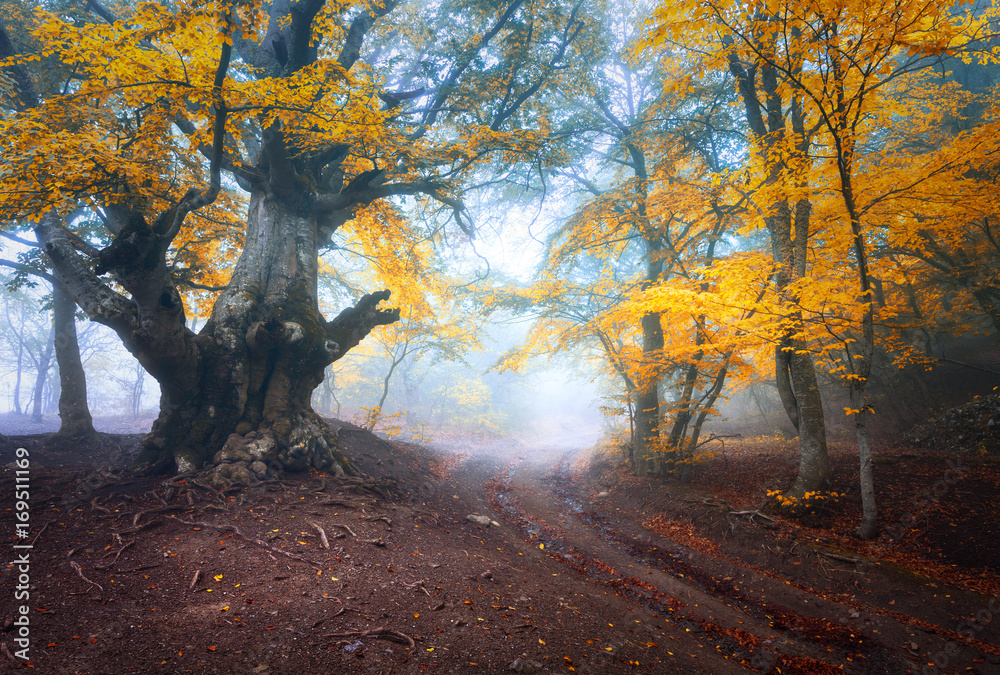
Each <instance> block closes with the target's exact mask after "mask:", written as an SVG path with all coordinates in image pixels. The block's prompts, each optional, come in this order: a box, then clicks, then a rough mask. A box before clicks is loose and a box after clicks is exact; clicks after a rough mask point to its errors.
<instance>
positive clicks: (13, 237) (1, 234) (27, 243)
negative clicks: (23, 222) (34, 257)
mask: <svg viewBox="0 0 1000 675" xmlns="http://www.w3.org/2000/svg"><path fill="white" fill-rule="evenodd" d="M0 237H3V238H4V239H9V240H11V241H14V242H17V243H18V244H23V245H24V246H30V247H31V248H37V247H38V242H37V241H30V240H28V239H22V238H21V237H19V236H17V235H16V234H11V233H10V232H4V231H3V230H0Z"/></svg>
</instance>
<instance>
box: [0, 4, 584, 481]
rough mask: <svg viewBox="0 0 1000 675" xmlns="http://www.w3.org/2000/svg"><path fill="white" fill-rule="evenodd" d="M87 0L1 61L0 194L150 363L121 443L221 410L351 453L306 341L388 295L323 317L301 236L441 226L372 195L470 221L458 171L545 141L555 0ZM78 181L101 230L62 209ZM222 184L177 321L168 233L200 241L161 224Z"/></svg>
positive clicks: (288, 449) (326, 344)
mask: <svg viewBox="0 0 1000 675" xmlns="http://www.w3.org/2000/svg"><path fill="white" fill-rule="evenodd" d="M88 6H89V7H90V8H91V10H92V11H93V14H94V15H96V16H97V17H100V19H101V20H100V21H98V20H97V19H96V18H94V19H93V20H92V21H80V20H79V19H78V20H76V21H74V22H70V21H67V20H65V18H64V17H60V16H57V15H43V14H40V15H39V16H38V24H37V27H36V30H35V32H34V34H35V36H36V37H37V38H38V39H39V40H40V41H41V43H42V44H43V45H44V48H43V51H42V53H41V54H31V53H28V54H26V55H25V56H23V57H22V58H21V59H20V60H17V59H15V60H12V61H8V62H7V66H8V68H7V72H8V74H9V75H10V80H11V81H12V82H13V84H14V88H15V89H16V93H17V95H18V97H19V98H18V104H17V108H19V110H18V111H17V113H16V114H13V115H11V116H9V117H8V118H7V119H5V120H3V121H2V126H3V129H2V130H0V135H3V136H4V137H5V150H4V153H5V156H4V159H3V171H2V174H0V180H2V181H3V186H4V189H3V195H4V196H3V198H2V202H0V208H2V210H3V212H4V215H5V216H6V217H8V218H11V219H14V218H20V219H32V220H34V223H35V224H34V231H35V234H36V236H37V237H38V240H39V242H40V243H41V245H42V246H43V248H44V250H45V252H46V253H47V255H48V256H49V258H50V259H51V262H52V266H53V270H54V274H55V275H56V277H57V278H58V279H59V280H60V281H61V283H62V284H64V285H65V287H66V288H67V289H68V290H69V292H70V293H71V294H72V296H73V297H74V298H75V300H76V302H77V303H78V304H79V305H80V307H81V308H83V310H84V311H85V312H87V314H88V315H90V317H91V318H92V319H93V320H95V321H99V322H101V323H103V324H105V325H107V326H109V327H110V328H112V329H113V330H114V331H115V332H116V333H117V334H118V335H119V336H120V338H121V339H122V341H123V342H124V344H125V346H126V347H127V348H128V349H129V350H130V351H131V352H132V353H133V354H134V355H135V356H136V357H137V358H138V359H139V361H140V363H141V364H142V365H143V367H144V368H145V369H146V370H147V371H148V372H149V373H150V374H152V375H153V376H154V377H155V378H156V379H157V381H158V382H159V384H160V387H161V390H162V398H161V409H160V415H159V418H158V419H157V421H156V422H155V424H154V426H153V429H152V431H151V433H150V434H148V435H147V436H146V437H145V439H144V445H145V452H144V454H143V456H142V458H141V460H140V461H141V463H143V464H144V465H146V466H147V467H149V468H150V469H155V470H167V469H170V468H174V467H176V469H177V470H178V471H182V472H184V471H190V470H193V469H195V468H198V467H200V466H202V465H203V464H204V463H205V462H206V461H210V460H212V458H213V457H214V456H215V455H216V453H217V452H218V451H220V449H222V448H223V447H224V446H225V445H226V444H227V440H229V439H230V438H231V434H238V435H239V438H236V439H235V441H240V443H235V445H241V446H242V447H241V448H240V452H244V453H249V454H250V455H251V456H253V457H256V458H259V459H262V460H263V461H264V462H265V463H267V464H268V465H270V466H271V467H272V468H277V469H286V470H302V469H305V468H308V467H314V468H316V469H321V470H327V471H332V472H339V471H341V470H344V471H348V472H349V471H351V470H352V467H351V464H350V461H349V460H348V458H346V457H344V456H343V455H342V454H341V453H340V451H339V450H338V448H337V444H336V438H335V436H334V435H333V434H332V433H330V431H329V430H328V429H327V427H326V426H325V425H324V424H323V423H322V421H321V420H320V419H319V418H318V416H317V415H316V414H315V413H314V412H313V411H312V408H311V407H310V397H311V394H312V391H313V390H314V389H315V388H316V387H317V385H318V384H319V383H320V382H321V381H322V379H323V373H324V369H325V368H326V366H327V365H329V364H330V363H331V362H333V361H335V360H336V359H339V358H341V357H342V356H343V355H344V354H345V353H346V352H347V351H348V350H350V349H351V348H352V347H354V346H356V345H357V344H358V343H359V341H360V340H362V339H363V338H364V337H365V336H366V335H367V334H368V333H369V332H370V331H371V330H372V329H373V328H375V327H376V326H379V325H385V324H389V323H392V322H394V321H396V320H397V319H398V318H399V312H398V311H397V310H394V309H384V308H381V307H380V303H382V302H384V301H386V300H388V295H389V293H388V292H387V291H380V292H374V293H370V294H368V295H365V296H363V297H361V298H360V299H359V300H358V301H357V304H356V305H355V306H354V307H350V308H347V309H345V310H344V311H343V312H341V313H340V314H339V315H338V316H336V317H333V318H327V317H324V316H323V315H322V313H321V312H320V309H319V304H318V299H317V270H318V256H319V253H320V252H321V250H322V249H323V248H324V247H328V246H331V245H336V244H337V242H338V237H339V236H342V232H343V231H346V230H351V229H352V228H353V234H352V236H353V237H354V238H355V239H356V240H360V241H361V242H362V243H363V244H365V245H366V246H367V248H368V249H369V250H370V251H374V252H375V254H377V255H386V256H393V255H399V256H404V255H408V254H409V253H410V252H412V250H413V248H414V247H415V246H416V244H417V243H418V242H419V241H420V240H421V239H427V238H430V239H432V240H434V241H435V242H437V241H439V240H440V239H441V237H442V232H445V233H447V231H448V229H450V228H445V227H443V226H441V225H440V224H439V226H438V227H437V229H435V230H434V231H432V232H420V231H418V230H416V229H415V228H410V227H404V226H402V225H401V221H400V219H398V218H394V217H389V216H388V215H387V214H388V213H389V212H391V211H392V209H393V207H392V203H393V201H392V200H394V199H398V198H401V197H415V198H416V200H417V203H418V204H423V206H424V207H425V208H427V209H429V210H433V208H434V206H435V205H438V206H440V207H441V209H442V210H445V211H446V212H447V214H449V215H451V216H452V218H453V221H454V223H455V224H457V226H458V227H460V228H461V230H462V231H463V232H464V233H465V234H466V235H471V230H470V222H469V220H468V218H467V216H466V214H465V211H464V208H463V206H462V199H461V191H462V189H464V188H465V187H466V186H467V185H468V183H469V182H470V180H472V179H474V177H475V175H476V172H477V171H482V170H484V167H486V166H489V165H490V163H491V162H492V166H493V167H494V168H498V169H502V168H503V167H507V166H511V165H512V164H514V163H516V162H519V161H521V160H531V159H532V158H537V157H538V156H539V155H540V153H544V152H545V151H546V147H545V144H544V135H543V134H542V133H540V132H538V131H532V129H537V128H539V127H542V128H543V127H544V124H545V121H544V119H540V118H539V113H538V111H537V110H535V109H534V108H533V107H532V101H533V97H534V96H535V95H536V94H538V93H539V92H543V91H544V90H545V89H546V88H548V87H550V86H551V82H552V81H553V80H555V79H557V78H558V77H560V76H561V75H562V72H563V71H565V70H568V69H570V68H571V67H572V64H573V62H574V60H575V59H574V55H575V53H576V51H577V49H578V47H577V43H578V42H580V37H581V36H582V35H584V34H585V31H584V23H583V19H582V17H581V16H580V8H579V4H578V5H576V6H574V5H572V4H570V3H561V2H559V0H541V1H534V2H533V1H531V0H507V1H504V2H498V3H492V2H490V3H484V2H450V1H446V2H444V3H440V4H438V5H435V6H433V7H427V6H425V5H423V4H422V3H404V2H399V1H398V0H374V1H373V2H357V3H353V2H324V1H323V0H298V1H296V2H292V1H290V0H273V1H272V2H263V3H261V2H259V1H257V0H241V1H238V2H222V1H219V2H198V1H194V0H192V1H182V2H175V3H161V4H147V5H141V6H139V7H138V9H136V10H135V11H134V12H131V13H130V14H129V15H127V16H121V17H119V16H116V15H115V14H114V13H113V12H112V11H111V10H109V9H108V8H106V7H104V6H102V5H101V4H100V3H98V2H96V1H91V2H89V3H88ZM39 58H44V59H48V60H53V59H55V60H58V61H59V62H61V63H62V64H65V65H67V66H68V67H69V69H70V71H71V72H72V76H71V77H70V78H69V79H68V80H67V82H66V84H65V87H64V90H63V95H61V96H52V97H48V98H44V97H39V96H38V95H37V94H36V93H35V90H34V89H33V86H32V78H31V71H32V69H33V68H34V67H35V65H34V64H35V62H36V61H37V60H38V59H39ZM240 190H242V193H244V194H245V195H248V196H247V197H245V202H244V204H245V205H242V206H241V197H240V194H241V193H240ZM81 200H82V201H85V202H87V203H89V204H90V205H91V206H92V208H93V209H94V210H95V212H96V213H97V214H98V215H99V216H100V218H101V219H102V220H103V221H104V224H105V226H106V228H107V230H108V233H109V240H108V241H107V242H105V243H106V245H103V246H100V245H99V246H95V245H94V243H95V242H94V241H93V240H91V241H88V240H86V238H83V237H80V236H77V235H76V234H75V233H74V232H73V224H72V222H67V221H66V219H65V218H64V216H63V214H64V213H66V212H68V211H69V209H70V206H72V205H75V204H77V203H79V202H80V201H81ZM411 203H412V201H411ZM237 208H245V209H246V217H245V221H242V222H239V223H238V225H237V226H234V227H232V228H230V230H229V232H228V233H226V236H225V239H224V240H223V241H221V242H220V241H219V240H218V239H217V240H215V241H214V246H215V247H216V248H215V249H214V250H216V251H217V252H218V254H219V256H220V258H222V257H224V255H225V253H226V252H227V251H229V252H231V251H232V250H233V248H234V247H241V252H240V253H239V255H238V260H237V261H236V263H235V265H234V266H233V268H232V274H231V278H230V279H229V281H228V283H227V284H226V285H225V287H224V288H223V289H222V291H221V293H220V294H219V295H218V297H217V299H216V301H215V304H214V307H213V309H212V311H211V316H210V318H209V320H208V321H207V323H205V325H204V327H203V328H202V329H201V330H200V331H199V332H198V333H197V334H196V333H194V332H192V331H191V330H190V329H189V328H188V325H187V322H186V316H185V307H184V302H183V297H182V291H184V290H185V287H184V283H188V284H189V285H190V283H191V279H192V274H193V272H192V270H190V269H184V268H183V266H182V265H180V264H179V263H178V260H180V259H181V258H179V257H178V256H177V248H178V241H180V239H181V238H183V239H184V241H185V246H189V245H192V244H191V242H196V244H193V245H198V244H197V242H201V244H200V245H202V246H205V245H207V244H206V243H205V242H204V239H199V238H198V237H192V236H190V235H188V236H186V237H185V235H184V233H185V232H188V231H189V230H190V229H191V228H199V227H202V228H204V227H207V226H206V223H211V222H215V223H218V222H219V221H220V219H224V218H225V217H226V214H227V213H231V212H232V211H233V209H237ZM438 222H439V223H441V222H442V221H438ZM232 445H234V443H231V444H230V446H232Z"/></svg>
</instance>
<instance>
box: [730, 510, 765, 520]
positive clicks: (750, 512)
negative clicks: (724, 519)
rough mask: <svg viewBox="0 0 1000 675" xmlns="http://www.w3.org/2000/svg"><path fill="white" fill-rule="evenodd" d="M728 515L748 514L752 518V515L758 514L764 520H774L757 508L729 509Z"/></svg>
mask: <svg viewBox="0 0 1000 675" xmlns="http://www.w3.org/2000/svg"><path fill="white" fill-rule="evenodd" d="M729 515H731V516H750V519H751V520H752V519H753V517H754V516H760V517H761V518H763V519H764V520H770V521H771V522H772V523H773V522H775V520H774V518H772V517H771V516H768V515H765V514H763V513H761V512H760V511H758V510H757V509H747V510H746V511H730V512H729Z"/></svg>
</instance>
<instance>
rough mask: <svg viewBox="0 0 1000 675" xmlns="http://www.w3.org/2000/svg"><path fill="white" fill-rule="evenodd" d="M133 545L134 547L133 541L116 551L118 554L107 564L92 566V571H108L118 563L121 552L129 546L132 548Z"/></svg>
mask: <svg viewBox="0 0 1000 675" xmlns="http://www.w3.org/2000/svg"><path fill="white" fill-rule="evenodd" d="M133 545H135V540H134V539H133V540H132V541H130V542H129V543H127V544H125V545H124V546H122V547H121V548H120V549H118V553H116V554H115V559H114V560H112V561H111V562H109V563H105V564H103V565H94V569H95V570H106V569H110V568H111V567H114V565H115V563H116V562H118V558H120V557H121V554H122V551H124V550H125V549H127V548H128V547H129V546H133Z"/></svg>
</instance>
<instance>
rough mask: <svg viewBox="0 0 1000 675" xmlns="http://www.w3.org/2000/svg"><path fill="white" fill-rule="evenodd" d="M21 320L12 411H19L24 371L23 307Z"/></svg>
mask: <svg viewBox="0 0 1000 675" xmlns="http://www.w3.org/2000/svg"><path fill="white" fill-rule="evenodd" d="M20 318H21V321H20V325H19V326H18V333H17V379H16V380H15V381H14V411H15V412H16V413H17V414H18V415H20V414H22V413H21V374H22V372H23V371H24V308H23V307H22V308H21V317H20Z"/></svg>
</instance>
